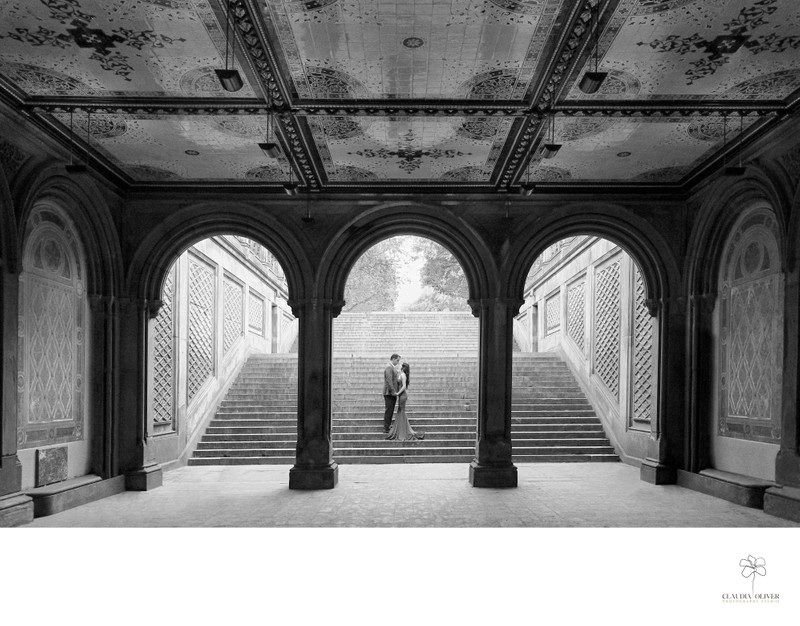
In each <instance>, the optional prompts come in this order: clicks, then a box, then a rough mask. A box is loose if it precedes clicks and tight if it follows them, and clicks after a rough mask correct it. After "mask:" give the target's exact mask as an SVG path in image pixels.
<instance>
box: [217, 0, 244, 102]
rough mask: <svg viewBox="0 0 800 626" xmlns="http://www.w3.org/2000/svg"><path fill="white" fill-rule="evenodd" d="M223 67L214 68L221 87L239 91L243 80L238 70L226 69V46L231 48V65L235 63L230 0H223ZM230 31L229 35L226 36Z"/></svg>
mask: <svg viewBox="0 0 800 626" xmlns="http://www.w3.org/2000/svg"><path fill="white" fill-rule="evenodd" d="M225 7H226V10H225V69H224V70H214V71H215V72H216V74H217V78H218V79H219V82H220V84H221V85H222V88H223V89H224V90H225V91H239V90H240V89H241V88H242V87H243V86H244V82H243V81H242V77H241V75H240V74H239V71H238V70H236V69H234V68H231V69H228V48H229V47H230V49H231V65H236V32H235V30H234V27H233V24H232V23H231V3H230V0H225ZM228 32H230V37H229V36H228Z"/></svg>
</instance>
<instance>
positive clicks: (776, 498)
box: [764, 487, 800, 522]
mask: <svg viewBox="0 0 800 626" xmlns="http://www.w3.org/2000/svg"><path fill="white" fill-rule="evenodd" d="M764 513H769V514H770V515H774V516H775V517H782V518H784V519H789V520H792V521H794V522H800V489H798V488H797V487H770V488H769V489H767V491H766V492H765V493H764Z"/></svg>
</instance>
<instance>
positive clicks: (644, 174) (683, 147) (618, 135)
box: [530, 115, 758, 183]
mask: <svg viewBox="0 0 800 626" xmlns="http://www.w3.org/2000/svg"><path fill="white" fill-rule="evenodd" d="M756 121H758V118H757V116H755V115H753V116H749V117H745V118H743V119H740V118H739V117H736V118H733V119H727V120H725V119H724V118H722V117H716V116H714V117H694V118H674V119H672V118H665V119H651V118H605V119H603V118H594V117H575V118H559V119H557V120H556V122H555V129H554V136H555V143H561V144H562V147H561V150H559V152H558V153H557V154H556V156H555V157H553V158H551V159H542V160H541V161H539V163H538V164H536V163H532V164H531V167H530V180H531V181H536V182H570V181H573V182H574V181H612V180H613V181H626V182H659V183H676V182H679V181H680V180H681V178H683V177H684V176H685V175H686V174H688V173H689V172H690V171H691V170H692V169H693V168H694V167H696V166H697V165H699V164H700V162H702V161H703V160H704V159H706V158H708V157H709V156H711V154H712V153H713V152H714V151H716V150H719V149H720V148H722V147H723V145H724V144H725V143H726V142H727V143H731V142H732V141H734V140H736V138H737V137H738V135H739V133H740V132H741V131H740V124H741V129H742V130H746V129H747V128H748V126H750V125H751V124H752V123H754V122H756ZM654 146H657V147H658V148H657V149H654Z"/></svg>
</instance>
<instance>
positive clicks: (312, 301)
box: [286, 298, 345, 317]
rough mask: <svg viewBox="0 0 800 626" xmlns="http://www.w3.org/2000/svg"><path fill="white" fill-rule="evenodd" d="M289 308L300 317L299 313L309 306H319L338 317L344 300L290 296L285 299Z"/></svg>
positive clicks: (332, 315)
mask: <svg viewBox="0 0 800 626" xmlns="http://www.w3.org/2000/svg"><path fill="white" fill-rule="evenodd" d="M286 303H287V304H288V305H289V308H291V309H292V314H293V315H294V316H295V317H300V315H301V313H305V312H306V310H307V309H308V308H309V307H310V308H321V309H322V310H323V311H328V312H330V314H331V317H338V315H339V313H341V312H342V307H344V305H345V302H344V300H333V299H331V298H290V299H289V300H287V301H286Z"/></svg>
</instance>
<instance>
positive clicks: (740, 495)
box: [677, 469, 775, 509]
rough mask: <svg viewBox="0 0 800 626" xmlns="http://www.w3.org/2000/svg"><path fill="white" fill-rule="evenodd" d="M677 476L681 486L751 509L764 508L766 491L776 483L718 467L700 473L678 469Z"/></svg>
mask: <svg viewBox="0 0 800 626" xmlns="http://www.w3.org/2000/svg"><path fill="white" fill-rule="evenodd" d="M677 478H678V480H677V482H678V485H680V486H681V487H686V488H687V489H692V490H693V491H699V492H700V493H705V494H707V495H709V496H714V497H715V498H722V499H723V500H727V501H728V502H733V503H734V504H739V505H741V506H746V507H749V508H751V509H763V508H764V492H765V491H766V490H767V489H768V488H769V487H772V486H774V484H775V483H773V482H771V481H768V480H763V479H761V478H754V477H752V476H745V475H743V474H734V473H732V472H723V471H721V470H717V469H704V470H701V471H700V473H698V474H695V473H693V472H686V471H684V470H678V477H677Z"/></svg>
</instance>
